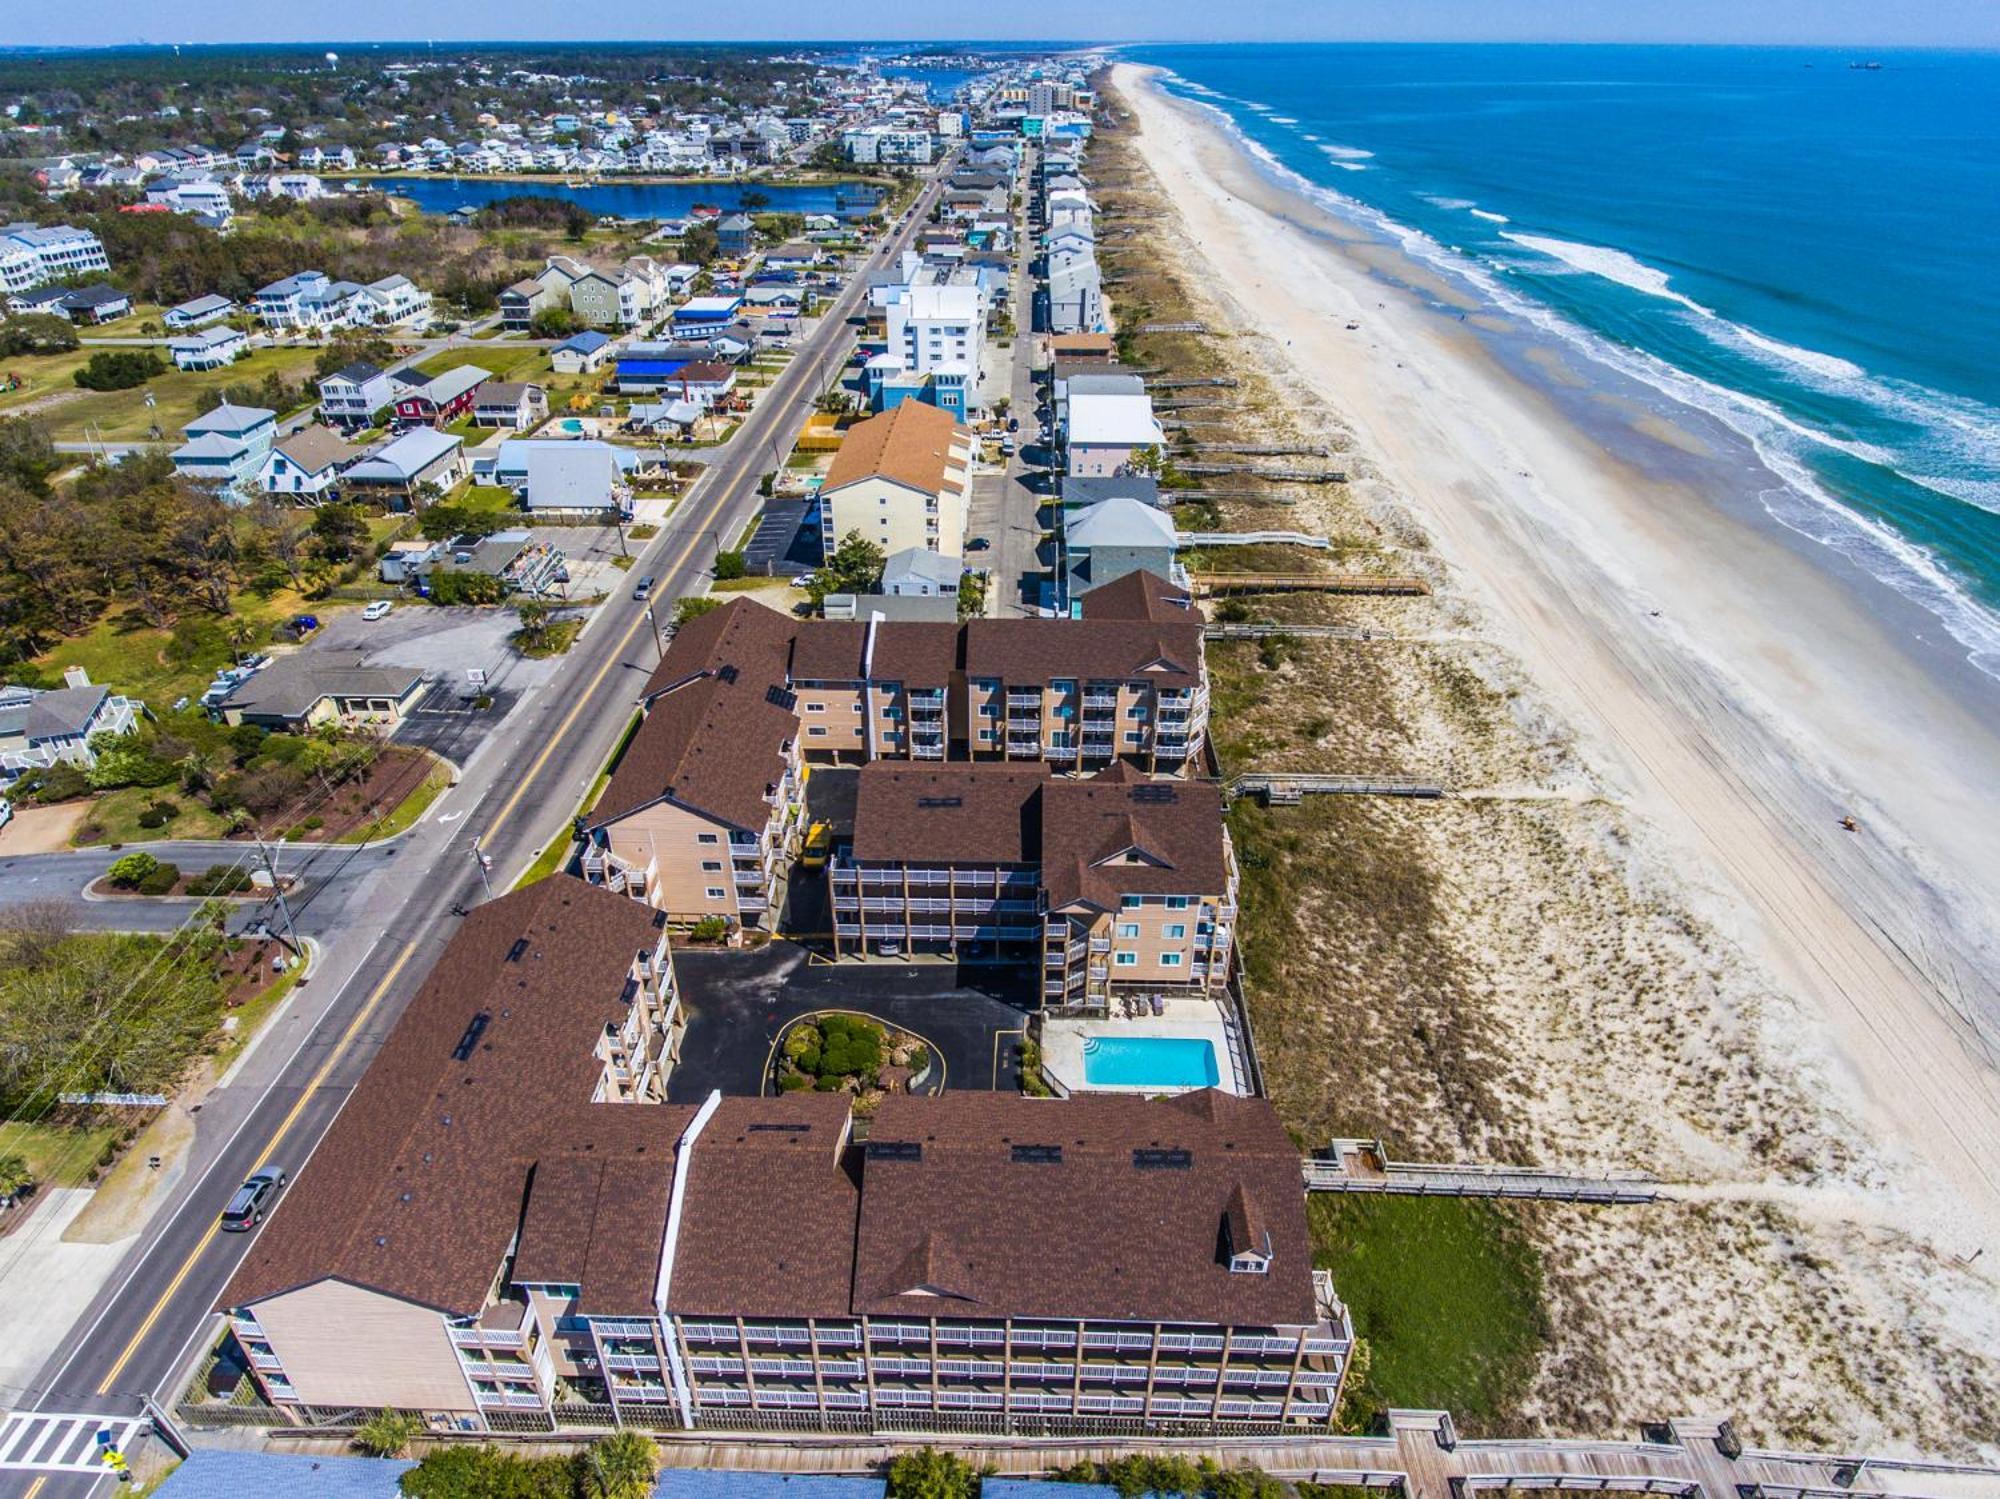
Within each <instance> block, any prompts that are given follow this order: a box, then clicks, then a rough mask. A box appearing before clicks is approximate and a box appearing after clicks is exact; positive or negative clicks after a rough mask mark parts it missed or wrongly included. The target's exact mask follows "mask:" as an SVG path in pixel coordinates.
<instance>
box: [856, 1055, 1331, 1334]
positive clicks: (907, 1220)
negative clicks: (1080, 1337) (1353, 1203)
mask: <svg viewBox="0 0 2000 1499" xmlns="http://www.w3.org/2000/svg"><path fill="white" fill-rule="evenodd" d="M886 1143H899V1144H902V1145H904V1146H908V1145H915V1146H917V1147H918V1149H917V1151H916V1152H915V1154H916V1155H917V1157H918V1158H917V1159H914V1160H912V1159H898V1158H897V1157H898V1156H899V1155H907V1154H910V1152H908V1151H907V1150H906V1151H903V1152H898V1151H895V1150H884V1149H883V1148H882V1147H883V1146H884V1144H886ZM1017 1145H1022V1146H1044V1147H1047V1146H1055V1147H1060V1159H1050V1158H1049V1156H1050V1154H1051V1153H1050V1152H1049V1151H1047V1150H1043V1151H1039V1152H1034V1153H1033V1154H1034V1156H1035V1157H1037V1158H1035V1159H1031V1160H1020V1159H1016V1157H1015V1153H1014V1147H1015V1146H1017ZM1141 1150H1143V1151H1158V1152H1185V1155H1184V1156H1182V1155H1174V1156H1158V1155H1155V1156H1148V1157H1146V1158H1145V1160H1146V1161H1148V1162H1150V1163H1152V1164H1147V1165H1141V1164H1137V1163H1135V1157H1134V1152H1135V1151H1141ZM1163 1162H1172V1164H1163ZM1239 1193H1240V1194H1241V1199H1242V1202H1243V1204H1244V1205H1246V1207H1247V1209H1248V1212H1249V1214H1250V1216H1251V1218H1252V1219H1253V1220H1254V1221H1256V1222H1257V1223H1258V1224H1259V1226H1260V1227H1262V1228H1264V1229H1266V1230H1268V1231H1269V1233H1270V1239H1271V1250H1272V1255H1273V1258H1272V1265H1271V1270H1270V1273H1269V1274H1266V1275H1253V1274H1232V1273H1231V1272H1230V1270H1229V1266H1228V1262H1227V1260H1226V1259H1224V1258H1223V1256H1222V1254H1221V1252H1220V1250H1221V1245H1222V1242H1223V1225H1224V1221H1225V1218H1226V1216H1227V1215H1228V1214H1229V1211H1230V1205H1231V1202H1232V1199H1235V1198H1237V1197H1238V1194H1239ZM920 1288H922V1289H925V1290H928V1291H930V1292H931V1293H932V1294H927V1295H925V1294H911V1293H913V1292H917V1291H918V1290H919V1289H920ZM940 1297H943V1298H945V1299H943V1300H941V1299H940ZM854 1310H855V1311H856V1312H858V1313H868V1314H875V1315H897V1314H902V1315H909V1316H917V1317H925V1316H952V1315H965V1316H977V1317H1002V1316H1012V1317H1102V1318H1112V1319H1120V1320H1129V1321H1137V1322H1150V1321H1154V1320H1161V1321H1168V1322H1173V1321H1183V1320H1186V1321H1195V1320H1199V1321H1214V1322H1222V1323H1233V1324H1235V1325H1238V1326H1273V1325H1278V1324H1291V1325H1298V1324H1304V1323H1310V1322H1311V1321H1312V1320H1313V1317H1314V1301H1313V1290H1312V1250H1311V1244H1310V1242H1309V1241H1308V1238H1307V1234H1306V1217H1305V1196H1304V1193H1303V1192H1302V1191H1301V1190H1300V1184H1299V1156H1298V1151H1297V1149H1296V1148H1295V1147H1294V1146H1293V1145H1292V1142H1291V1140H1290V1139H1289V1138H1288V1137H1287V1136H1286V1134H1285V1131H1284V1127H1283V1126H1282V1125H1281V1124H1280V1123H1279V1122H1278V1118H1277V1115H1276V1114H1275V1113H1274V1112H1273V1111H1272V1109H1271V1107H1270V1105H1269V1104H1267V1103H1265V1102H1263V1101H1262V1100H1259V1099H1244V1098H1235V1097H1232V1096H1230V1095H1228V1094H1224V1093H1217V1092H1214V1091H1207V1092H1201V1093H1190V1094H1186V1095H1183V1096H1182V1097H1180V1098H1176V1099H1173V1100H1171V1101H1169V1102H1165V1103H1160V1102H1154V1101H1150V1100H1147V1099H1143V1098H1136V1097H1114V1096H1109V1095H1095V1096H1092V1095H1081V1096H1077V1097H1073V1098H1069V1099H1065V1100H1061V1101H1059V1102H1057V1101H1052V1100H1044V1099H1032V1098H1018V1097H1009V1096H1006V1095H1002V1094H995V1093H946V1094H944V1095H942V1096H940V1097H936V1098H907V1097H890V1098H886V1099H884V1100H883V1102H882V1104H881V1107H880V1108H879V1109H878V1110H877V1112H876V1115H875V1121H874V1124H873V1126H872V1127H871V1130H870V1133H869V1146H868V1149H867V1154H866V1161H865V1164H864V1166H863V1188H862V1194H861V1215H860V1223H859V1228H858V1232H857V1234H856V1240H855V1266H854Z"/></svg>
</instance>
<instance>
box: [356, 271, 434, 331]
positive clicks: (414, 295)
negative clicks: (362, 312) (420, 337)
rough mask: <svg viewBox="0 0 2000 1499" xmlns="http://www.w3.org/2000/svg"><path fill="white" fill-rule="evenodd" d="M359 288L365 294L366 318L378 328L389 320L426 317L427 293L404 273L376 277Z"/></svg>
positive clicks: (428, 312) (428, 313) (414, 320)
mask: <svg viewBox="0 0 2000 1499" xmlns="http://www.w3.org/2000/svg"><path fill="white" fill-rule="evenodd" d="M363 292H364V294H365V296H366V298H367V303H368V311H369V321H371V322H373V323H374V324H375V326H376V327H378V328H380V327H387V326H389V325H390V324H393V323H428V322H429V321H430V316H431V294H430V293H429V292H427V291H424V290H423V289H421V288H420V287H418V286H417V285H416V283H415V282H413V281H411V280H410V278H409V277H408V276H384V277H383V278H382V279H381V280H380V281H371V282H369V283H368V285H367V286H366V287H364V288H363Z"/></svg>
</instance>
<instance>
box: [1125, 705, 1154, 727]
mask: <svg viewBox="0 0 2000 1499" xmlns="http://www.w3.org/2000/svg"><path fill="white" fill-rule="evenodd" d="M1147 711H1148V710H1147V707H1146V705H1145V704H1144V703H1134V704H1133V705H1132V706H1131V707H1129V708H1127V709H1126V710H1125V716H1126V717H1127V718H1131V719H1135V720H1137V721H1138V722H1140V723H1144V722H1145V721H1146V714H1147Z"/></svg>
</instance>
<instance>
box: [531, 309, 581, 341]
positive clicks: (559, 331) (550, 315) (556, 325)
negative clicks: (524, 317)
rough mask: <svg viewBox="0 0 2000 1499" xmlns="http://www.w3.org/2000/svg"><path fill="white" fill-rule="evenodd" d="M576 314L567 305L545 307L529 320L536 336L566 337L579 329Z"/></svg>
mask: <svg viewBox="0 0 2000 1499" xmlns="http://www.w3.org/2000/svg"><path fill="white" fill-rule="evenodd" d="M577 326H578V325H577V317H576V314H575V313H573V312H571V311H570V310H569V309H568V308H567V307H544V308H542V309H541V310H540V311H539V312H537V313H536V314H535V315H534V317H533V318H532V319H530V320H529V322H528V331H529V332H530V333H532V334H534V336H535V337H536V338H564V337H567V336H568V335H569V334H572V333H574V332H576V330H577Z"/></svg>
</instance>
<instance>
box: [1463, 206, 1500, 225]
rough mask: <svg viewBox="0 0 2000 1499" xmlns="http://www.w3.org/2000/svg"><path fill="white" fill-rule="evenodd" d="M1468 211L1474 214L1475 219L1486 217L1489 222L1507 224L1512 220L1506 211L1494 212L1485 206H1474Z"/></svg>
mask: <svg viewBox="0 0 2000 1499" xmlns="http://www.w3.org/2000/svg"><path fill="white" fill-rule="evenodd" d="M1468 211H1469V212H1470V213H1471V214H1472V216H1473V217H1474V218H1475V219H1484V220H1486V222H1487V223H1489V224H1505V223H1509V222H1511V221H1510V220H1509V219H1508V217H1507V215H1506V214H1504V213H1492V212H1490V211H1488V210H1487V209H1484V208H1474V209H1470V210H1468Z"/></svg>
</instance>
